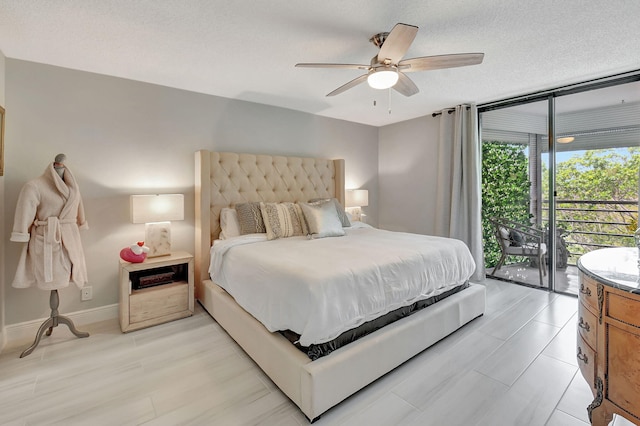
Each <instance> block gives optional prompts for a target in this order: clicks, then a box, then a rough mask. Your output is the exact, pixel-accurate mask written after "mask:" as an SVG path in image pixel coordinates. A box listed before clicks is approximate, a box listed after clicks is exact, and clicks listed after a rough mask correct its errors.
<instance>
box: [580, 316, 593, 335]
mask: <svg viewBox="0 0 640 426" xmlns="http://www.w3.org/2000/svg"><path fill="white" fill-rule="evenodd" d="M578 327H580V328H581V329H583V330H584V331H587V332H588V331H589V330H590V329H591V327H590V326H589V323H588V322H585V321H584V320H583V319H582V317H580V321H579V322H578Z"/></svg>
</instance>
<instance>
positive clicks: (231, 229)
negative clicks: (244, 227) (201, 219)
mask: <svg viewBox="0 0 640 426" xmlns="http://www.w3.org/2000/svg"><path fill="white" fill-rule="evenodd" d="M220 229H221V231H220V239H221V240H228V239H229V238H233V237H238V236H240V235H242V234H241V232H240V222H239V221H238V213H237V212H236V209H230V208H226V207H225V208H223V209H222V211H221V212H220Z"/></svg>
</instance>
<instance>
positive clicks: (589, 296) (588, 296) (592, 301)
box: [579, 274, 600, 314]
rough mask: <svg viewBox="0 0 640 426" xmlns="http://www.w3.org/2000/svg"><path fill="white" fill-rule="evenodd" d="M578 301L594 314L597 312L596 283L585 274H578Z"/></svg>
mask: <svg viewBox="0 0 640 426" xmlns="http://www.w3.org/2000/svg"><path fill="white" fill-rule="evenodd" d="M579 294H580V301H581V302H583V303H584V304H585V306H586V307H587V308H588V309H589V310H590V311H591V312H593V313H594V314H597V313H598V312H599V311H600V309H599V308H598V284H596V282H595V281H594V280H593V278H590V277H588V276H586V275H585V274H580V289H579Z"/></svg>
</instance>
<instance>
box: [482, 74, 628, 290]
mask: <svg viewBox="0 0 640 426" xmlns="http://www.w3.org/2000/svg"><path fill="white" fill-rule="evenodd" d="M600 86H606V87H595V86H592V87H586V88H583V90H577V89H574V90H571V91H562V92H560V91H559V92H557V93H550V94H546V95H545V96H539V97H537V98H536V100H535V101H522V100H521V101H519V102H514V103H512V104H506V105H504V106H500V107H498V108H494V109H488V110H484V111H483V110H482V109H481V114H480V123H481V135H482V144H483V169H482V173H483V177H482V180H483V227H484V246H485V266H486V267H487V275H488V276H489V277H494V278H498V279H503V280H507V281H511V282H515V283H519V284H524V285H529V286H534V287H543V288H548V289H550V290H553V291H558V292H562V293H570V294H577V289H578V280H577V270H576V269H577V268H576V263H577V260H578V258H579V257H580V255H582V254H584V253H586V252H588V251H591V250H596V249H599V248H603V247H616V246H631V245H633V243H634V242H633V237H632V236H633V232H634V231H635V229H636V228H637V227H638V191H639V182H638V176H639V173H640V172H639V170H640V82H638V81H631V82H628V81H625V82H624V83H620V84H611V83H609V84H608V85H600ZM527 227H529V228H531V229H529V228H527ZM518 232H519V234H520V235H518ZM529 234H531V235H529ZM541 252H544V255H543V256H542V257H540V256H539V254H540V253H541ZM540 259H542V267H543V268H544V271H541V269H540V266H541V265H540ZM542 272H546V274H544V273H542ZM541 275H542V277H541Z"/></svg>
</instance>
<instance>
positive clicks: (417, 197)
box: [378, 115, 440, 234]
mask: <svg viewBox="0 0 640 426" xmlns="http://www.w3.org/2000/svg"><path fill="white" fill-rule="evenodd" d="M439 122H440V118H439V117H435V118H434V117H431V116H430V115H429V116H424V117H419V118H415V119H413V120H407V121H403V122H401V123H396V124H390V125H388V126H384V127H381V128H380V129H379V131H378V145H379V155H378V157H379V161H378V179H379V192H378V197H379V198H378V224H379V226H380V228H385V229H390V230H392V231H403V232H414V233H418V234H434V233H435V219H436V214H437V211H436V209H435V199H436V190H437V188H436V184H435V182H436V173H437V160H438V148H437V140H438V132H439Z"/></svg>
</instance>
